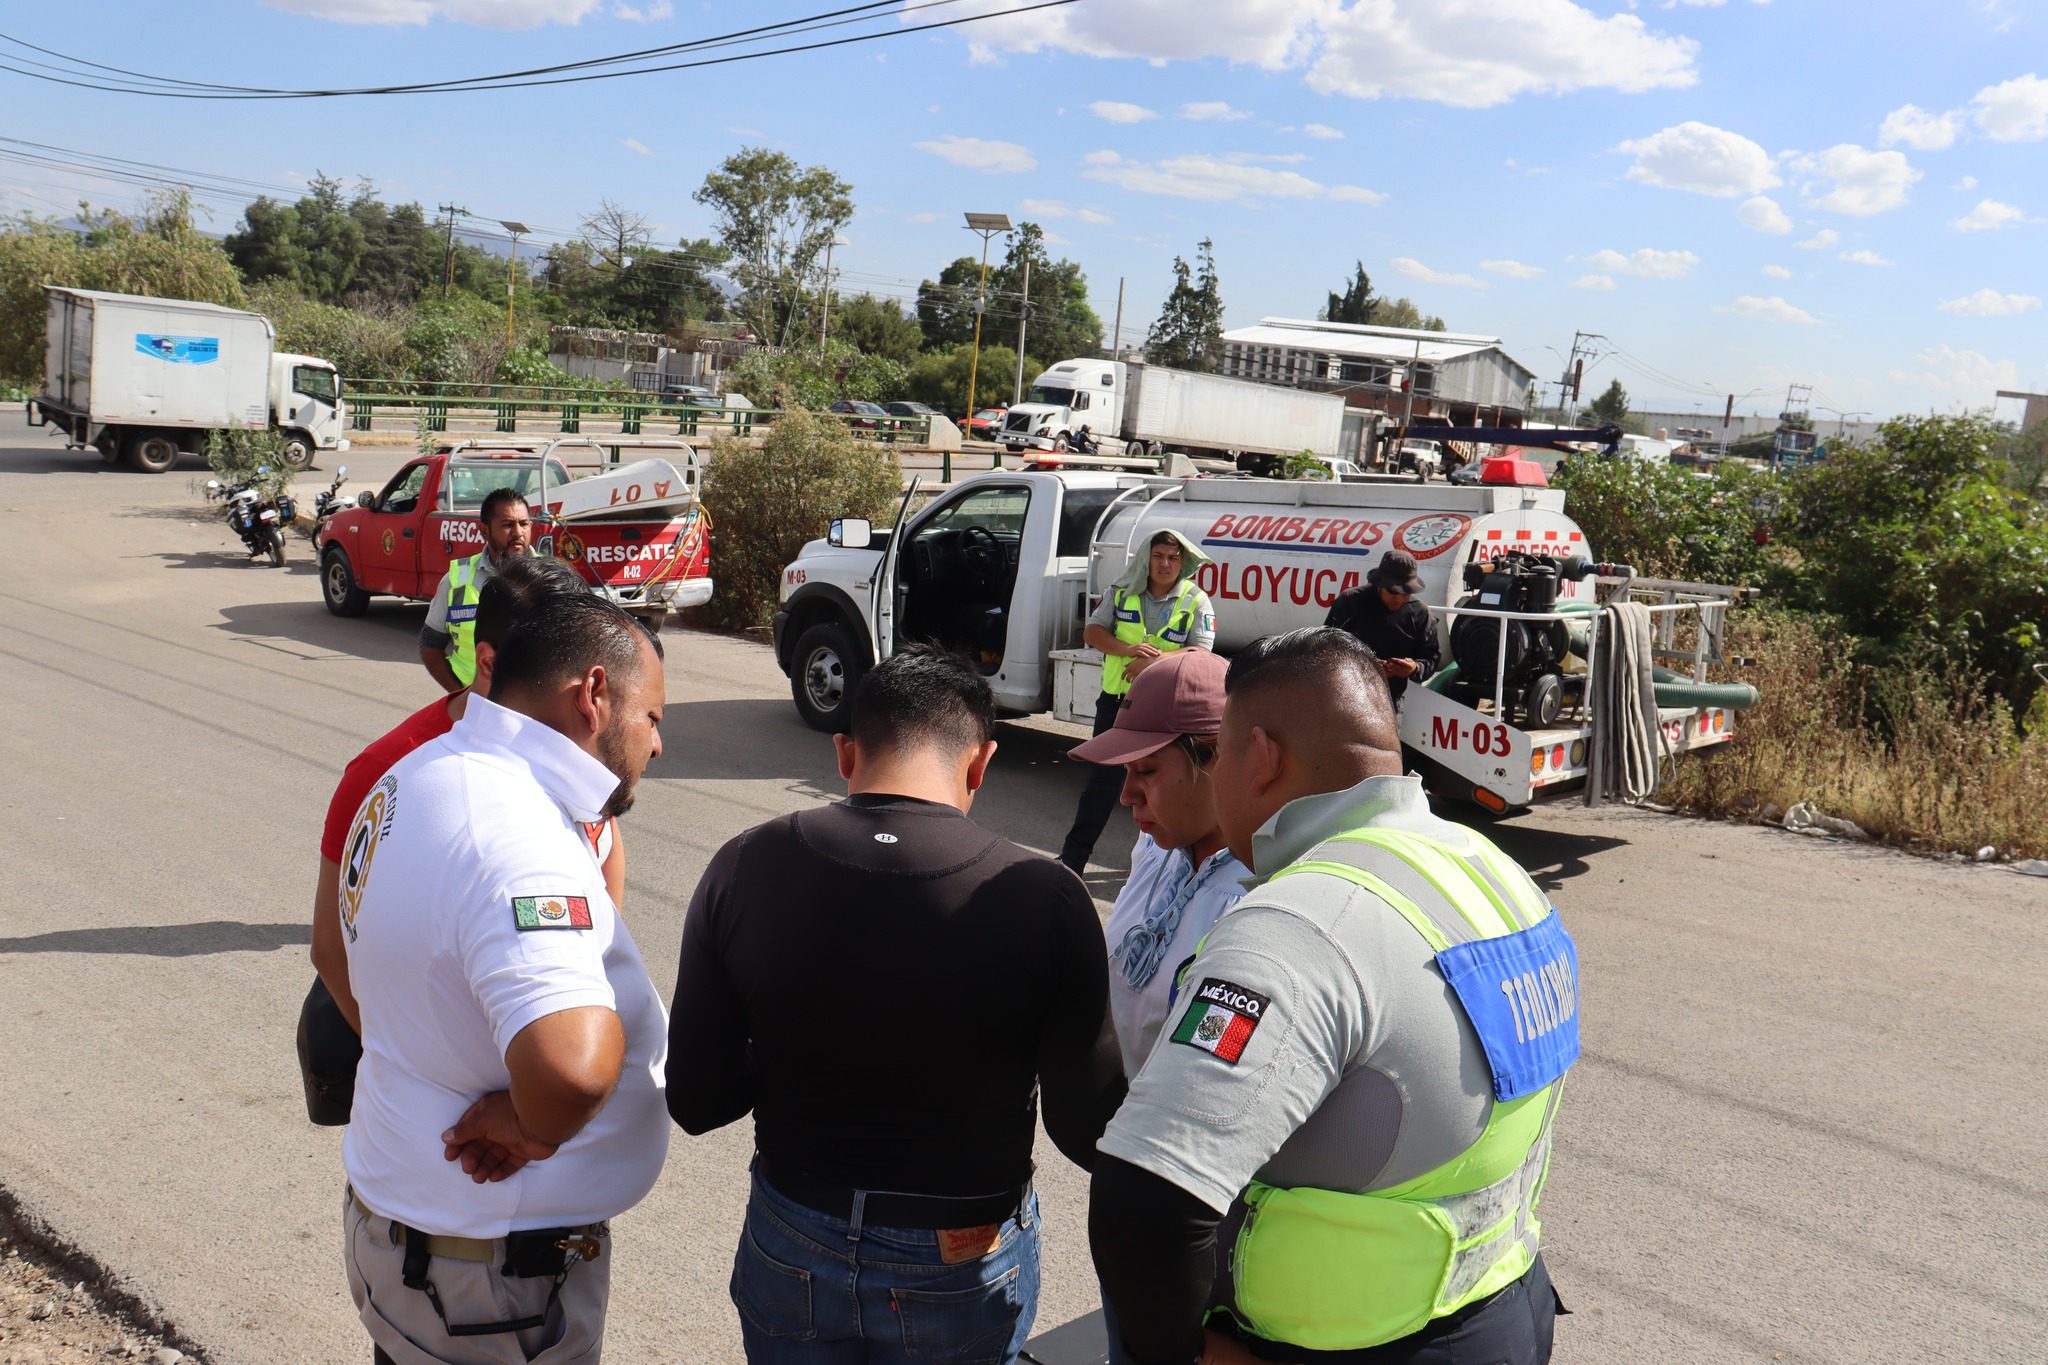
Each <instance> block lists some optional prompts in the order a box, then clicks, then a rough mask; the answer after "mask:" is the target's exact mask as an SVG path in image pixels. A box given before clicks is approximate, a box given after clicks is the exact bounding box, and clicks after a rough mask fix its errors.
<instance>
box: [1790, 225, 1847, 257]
mask: <svg viewBox="0 0 2048 1365" xmlns="http://www.w3.org/2000/svg"><path fill="white" fill-rule="evenodd" d="M1841 240H1842V234H1841V233H1839V232H1837V231H1835V230H1834V229H1833V228H1822V229H1821V230H1820V231H1819V232H1816V233H1814V234H1813V236H1811V237H1808V238H1807V239H1806V240H1805V241H1803V242H1795V243H1793V245H1794V246H1797V247H1799V248H1800V249H1801V250H1804V251H1826V250H1827V249H1828V248H1829V247H1831V246H1833V245H1834V244H1835V243H1836V242H1839V241H1841Z"/></svg>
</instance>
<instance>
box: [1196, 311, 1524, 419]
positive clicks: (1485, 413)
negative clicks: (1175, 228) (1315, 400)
mask: <svg viewBox="0 0 2048 1365" xmlns="http://www.w3.org/2000/svg"><path fill="white" fill-rule="evenodd" d="M1217 370H1218V372H1219V373H1221V374H1226V375H1231V376H1233V377H1235V378H1239V379H1254V380H1258V381H1260V382H1262V383H1267V384H1286V385H1289V386H1292V387H1294V388H1302V389H1319V390H1322V391H1325V392H1334V393H1341V394H1343V395H1344V399H1345V401H1346V402H1347V403H1349V404H1350V405H1351V406H1352V407H1354V408H1375V409H1378V410H1379V411H1381V412H1388V413H1393V414H1394V415H1396V416H1398V415H1399V414H1400V412H1401V409H1402V406H1403V404H1404V403H1405V402H1406V398H1407V395H1406V394H1405V393H1404V391H1403V389H1402V387H1401V386H1402V383H1403V382H1404V380H1406V379H1407V378H1408V375H1409V372H1410V371H1411V370H1412V371H1413V372H1414V380H1415V418H1416V420H1418V421H1420V420H1421V419H1423V418H1425V417H1426V418H1430V419H1432V420H1436V421H1448V422H1450V423H1452V424H1454V425H1497V424H1500V423H1503V422H1505V423H1510V424H1512V423H1518V422H1520V421H1521V420H1522V418H1523V417H1524V415H1525V412H1524V409H1525V407H1526V405H1527V403H1528V399H1529V387H1530V385H1532V384H1534V383H1535V382H1536V372H1535V371H1534V370H1531V369H1530V368H1529V367H1528V366H1526V365H1524V364H1522V363H1521V362H1520V361H1518V360H1516V359H1514V357H1512V356H1510V355H1509V354H1508V353H1507V352H1506V351H1504V350H1502V349H1501V342H1500V338H1499V337H1488V336H1475V335H1471V334H1468V333H1463V332H1421V331H1413V330H1410V329H1408V328H1405V327H1371V326H1361V325H1358V324H1355V323H1347V322H1318V321H1315V320H1313V319H1303V318H1260V319H1259V325H1258V326H1256V327H1239V328H1235V329H1233V330H1231V331H1228V332H1225V333H1224V334H1223V357H1222V362H1221V364H1219V365H1218V367H1217Z"/></svg>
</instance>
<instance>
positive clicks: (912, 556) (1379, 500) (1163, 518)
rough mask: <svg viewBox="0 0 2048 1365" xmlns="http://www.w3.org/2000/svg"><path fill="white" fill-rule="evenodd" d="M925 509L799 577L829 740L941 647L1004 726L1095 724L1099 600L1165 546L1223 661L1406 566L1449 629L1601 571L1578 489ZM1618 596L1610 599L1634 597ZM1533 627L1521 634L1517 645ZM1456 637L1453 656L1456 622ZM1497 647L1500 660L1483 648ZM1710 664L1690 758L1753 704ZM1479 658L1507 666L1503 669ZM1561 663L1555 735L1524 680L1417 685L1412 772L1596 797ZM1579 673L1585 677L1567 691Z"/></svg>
mask: <svg viewBox="0 0 2048 1365" xmlns="http://www.w3.org/2000/svg"><path fill="white" fill-rule="evenodd" d="M909 502H910V499H909V496H908V495H906V496H905V500H904V510H903V512H902V513H900V514H899V516H898V520H897V523H896V526H895V528H894V529H893V530H889V531H882V530H879V529H878V528H874V527H871V526H869V525H868V524H867V523H866V522H859V521H840V522H835V523H833V526H832V528H831V531H830V533H829V534H828V535H827V536H826V537H825V538H824V539H822V540H815V541H812V542H811V543H810V544H808V545H806V546H805V547H804V549H803V551H802V553H801V554H800V555H799V556H798V558H797V560H796V561H795V562H794V563H792V564H790V565H789V566H788V567H787V568H786V569H785V570H784V571H783V578H782V608H781V610H780V611H778V612H777V613H776V617H775V648H776V657H777V659H778V661H779V662H780V663H781V665H782V668H783V671H784V672H785V673H786V674H787V675H788V676H789V679H790V691H791V695H792V697H793V699H794V701H795V703H796V707H797V710H798V712H799V713H800V714H801V715H802V716H803V718H804V719H805V720H806V721H807V722H808V723H810V724H811V725H813V726H816V727H817V728H819V729H826V730H831V729H838V728H843V727H844V725H845V724H846V721H847V703H848V698H849V696H850V695H851V692H852V689H853V686H854V684H855V683H856V682H858V680H859V678H860V676H861V675H862V674H863V673H864V672H865V671H866V670H867V669H868V668H870V667H872V666H873V665H874V663H875V662H876V661H877V660H879V659H885V658H887V657H889V655H890V654H891V653H892V652H894V650H895V649H896V648H897V647H898V646H899V645H901V644H902V643H904V642H906V641H909V640H936V641H938V642H939V643H941V644H943V645H946V646H947V647H949V648H952V649H955V650H958V651H961V652H963V653H965V654H967V655H969V656H970V657H972V658H974V659H976V660H977V661H978V662H979V663H980V665H981V669H982V672H983V673H984V674H986V675H987V676H988V680H989V683H990V685H991V687H992V688H993V690H994V692H995V698H996V704H997V706H998V707H1000V708H1001V709H1002V710H1003V711H1004V712H1006V713H1008V714H1012V715H1031V714H1038V713H1050V714H1051V715H1052V716H1054V717H1055V718H1056V719H1059V720H1062V721H1069V722H1074V723H1078V724H1083V725H1085V724H1087V723H1088V722H1089V721H1090V720H1092V718H1093V716H1094V709H1095V698H1096V696H1097V694H1098V693H1099V691H1100V684H1101V665H1102V658H1101V655H1099V654H1098V653H1096V651H1094V650H1093V649H1089V648H1087V647H1086V646H1085V645H1084V644H1083V642H1082V638H1081V632H1082V627H1083V625H1084V624H1085V623H1086V620H1087V617H1088V613H1089V610H1090V608H1091V607H1092V605H1093V604H1094V602H1095V601H1096V600H1097V599H1098V598H1099V597H1100V595H1101V593H1102V592H1103V591H1104V590H1105V589H1106V588H1107V587H1108V585H1109V584H1111V583H1113V582H1115V581H1116V580H1117V578H1118V577H1119V576H1120V575H1121V574H1123V572H1124V571H1125V570H1126V569H1127V568H1128V566H1129V565H1130V564H1131V562H1132V561H1133V560H1134V559H1135V558H1140V557H1142V556H1143V555H1144V554H1145V553H1146V552H1147V548H1146V547H1147V546H1148V545H1149V543H1150V540H1151V537H1152V536H1153V535H1155V534H1157V533H1158V532H1159V531H1162V530H1167V529H1172V530H1176V531H1179V532H1180V533H1181V534H1183V535H1185V536H1186V537H1187V538H1188V539H1189V540H1190V541H1192V542H1194V543H1195V544H1196V545H1199V546H1201V547H1202V549H1203V550H1204V551H1205V552H1207V553H1208V554H1209V555H1210V556H1211V559H1212V561H1213V562H1212V563H1211V564H1209V565H1206V566H1204V567H1203V569H1202V570H1201V572H1200V574H1199V575H1198V577H1197V579H1196V581H1197V582H1198V583H1199V584H1200V585H1201V586H1202V588H1203V589H1204V590H1205V591H1207V592H1208V594H1209V596H1210V598H1211V600H1212V601H1213V602H1214V603H1215V606H1216V631H1217V635H1216V648H1217V650H1218V651H1219V652H1222V653H1226V654H1227V653H1229V652H1231V651H1233V650H1236V649H1239V648H1242V647H1243V646H1244V645H1246V644H1248V643H1250V642H1251V641H1252V640H1255V639H1257V638H1259V637H1261V636H1264V635H1269V634H1273V633H1275V632H1279V631H1285V630H1292V629H1294V628H1296V627H1299V626H1307V625H1320V624H1322V621H1323V618H1324V616H1325V614H1326V613H1327V612H1328V611H1329V608H1330V605H1331V604H1332V603H1333V602H1334V601H1335V600H1336V597H1337V594H1339V593H1340V592H1343V591H1345V590H1346V589H1348V588H1352V587H1356V586H1358V585H1359V584H1360V583H1362V582H1363V581H1364V576H1365V573H1366V570H1367V569H1369V568H1370V567H1371V566H1372V565H1373V564H1375V563H1377V562H1378V559H1379V556H1380V555H1381V554H1383V553H1384V552H1385V551H1387V550H1389V549H1399V550H1403V551H1405V552H1407V553H1408V554H1410V555H1412V556H1413V557H1414V558H1415V560H1416V563H1417V566H1418V568H1419V571H1420V573H1421V577H1422V580H1423V584H1424V591H1423V593H1422V595H1421V600H1422V601H1423V602H1424V603H1425V605H1427V606H1428V607H1430V608H1431V610H1432V612H1434V613H1436V614H1438V616H1439V620H1440V621H1442V620H1444V619H1445V618H1446V617H1448V616H1450V615H1452V614H1454V613H1455V614H1458V615H1477V616H1493V617H1508V616H1512V615H1513V613H1512V612H1507V611H1501V610H1494V609H1492V608H1490V607H1489V606H1487V605H1486V604H1485V603H1483V602H1481V601H1478V600H1475V595H1473V594H1471V593H1470V592H1469V590H1468V584H1467V577H1466V574H1467V569H1468V567H1469V566H1474V565H1488V564H1492V563H1494V562H1496V561H1498V560H1500V559H1501V558H1502V557H1503V556H1507V555H1509V554H1510V553H1511V552H1512V553H1513V554H1514V555H1516V556H1518V557H1527V558H1528V559H1529V560H1533V561H1536V562H1545V563H1554V564H1557V565H1559V566H1560V567H1562V566H1563V564H1564V563H1565V561H1567V560H1580V561H1584V562H1586V563H1588V564H1590V561H1591V558H1592V552H1591V550H1590V548H1589V547H1588V546H1587V544H1586V541H1585V536H1584V533H1583V532H1582V531H1581V530H1580V528H1579V527H1578V525H1577V524H1576V523H1574V522H1573V521H1572V520H1571V518H1570V517H1569V516H1567V515H1566V514H1565V510H1564V494H1563V493H1562V492H1560V491H1558V490H1556V489H1551V488H1532V487H1526V486H1521V485H1516V484H1486V485H1479V486H1473V487H1446V486H1444V485H1441V484H1431V485H1427V486H1424V485H1418V484H1410V483H1393V482H1377V483H1371V484H1354V483H1330V482H1324V481H1317V482H1310V481H1285V482H1282V481H1276V480H1267V479H1243V478H1190V479H1169V478H1160V477H1145V476H1137V475H1129V474H1116V473H1112V472H1103V471H1083V470H1061V471H1058V472H1052V471H1039V470H1022V471H1016V472H999V473H989V474H983V475H978V476H976V477H975V478H972V479H968V480H965V481H963V482H961V483H959V484H956V485H954V486H953V487H952V488H951V489H949V490H947V491H946V492H944V493H943V494H942V495H941V496H940V497H939V498H937V499H936V500H934V501H933V502H932V503H931V504H930V505H928V506H926V507H925V508H923V509H922V510H920V511H918V512H917V513H916V514H915V515H910V514H909V513H908V508H909ZM1574 572H1575V573H1576V572H1578V570H1576V569H1575V570H1574ZM1562 577H1563V579H1564V580H1565V581H1563V582H1561V583H1560V584H1559V588H1558V598H1557V608H1558V611H1557V612H1555V613H1553V614H1554V615H1555V616H1556V618H1557V621H1558V628H1559V629H1560V630H1565V629H1568V628H1569V625H1568V622H1576V623H1578V625H1579V627H1580V628H1581V629H1583V625H1584V623H1585V622H1586V621H1588V620H1590V619H1591V618H1590V616H1589V615H1588V614H1587V613H1591V612H1593V611H1594V610H1596V609H1597V607H1598V606H1599V602H1598V601H1597V600H1596V597H1595V592H1596V585H1595V580H1594V579H1593V578H1592V577H1591V576H1589V575H1585V574H1580V576H1578V577H1573V576H1572V575H1571V574H1565V575H1562ZM1608 586H1609V592H1610V595H1612V594H1613V593H1614V592H1626V591H1627V589H1626V588H1625V587H1623V586H1622V585H1621V584H1619V583H1613V582H1610V583H1609V585H1608ZM1694 586H1696V585H1694ZM1477 596H1483V594H1480V595H1477ZM1665 600H1671V599H1668V598H1667V599H1665ZM1726 605H1727V600H1726V598H1725V597H1719V596H1715V595H1714V594H1713V593H1711V592H1704V593H1701V594H1694V595H1691V596H1689V597H1688V598H1687V600H1685V601H1683V602H1675V604H1674V605H1673V606H1671V607H1669V608H1667V610H1669V611H1688V612H1693V613H1695V614H1696V615H1697V616H1698V617H1699V619H1700V621H1701V625H1702V638H1707V637H1716V638H1717V637H1718V628H1719V624H1720V615H1719V613H1720V612H1721V611H1723V610H1724V609H1725V607H1726ZM1502 625H1503V626H1505V622H1502ZM1519 629H1521V627H1519V626H1515V627H1506V628H1505V629H1502V630H1501V631H1500V634H1501V638H1507V635H1508V634H1509V633H1510V632H1511V631H1515V630H1519ZM1445 635H1446V637H1447V638H1446V643H1447V644H1448V643H1449V641H1448V636H1449V627H1448V625H1446V627H1445ZM1494 648H1495V646H1494V645H1493V644H1491V643H1488V644H1487V645H1486V646H1485V651H1484V652H1485V653H1486V654H1487V655H1489V656H1491V654H1492V652H1493V650H1494ZM1467 653H1468V654H1470V653H1472V651H1471V650H1470V649H1468V650H1467ZM1444 656H1445V658H1446V659H1447V660H1449V659H1451V658H1452V657H1453V651H1452V650H1450V649H1446V650H1445V651H1444ZM1704 657H1705V656H1703V655H1699V654H1697V653H1696V654H1695V656H1694V657H1693V658H1692V660H1691V662H1692V663H1693V665H1694V669H1693V677H1692V678H1691V679H1690V680H1689V681H1690V683H1691V684H1695V685H1693V686H1691V687H1690V688H1689V690H1687V689H1680V688H1679V687H1678V686H1677V682H1676V680H1675V681H1674V683H1673V688H1672V695H1671V698H1670V701H1671V704H1670V705H1669V706H1666V705H1665V704H1664V700H1665V699H1664V697H1663V696H1662V695H1660V697H1659V703H1658V705H1659V709H1658V713H1657V716H1656V723H1657V725H1658V726H1659V727H1660V729H1661V732H1662V739H1663V741H1664V742H1665V743H1666V744H1667V747H1668V748H1669V749H1671V750H1673V751H1677V750H1685V749H1695V748H1704V747H1707V746H1709V745H1713V744H1720V743H1725V742H1726V741H1727V740H1728V739H1730V738H1732V737H1733V734H1734V726H1733V724H1732V717H1733V709H1735V708H1736V707H1737V706H1739V705H1740V704H1741V702H1740V701H1739V700H1738V697H1739V695H1740V694H1741V693H1742V692H1744V691H1745V689H1723V690H1720V691H1716V690H1715V689H1711V688H1704V689H1703V688H1701V687H1699V686H1697V685H1696V684H1699V683H1701V682H1703V681H1704V676H1705V675H1704V662H1703V660H1704ZM1481 662H1483V663H1485V665H1486V667H1487V668H1489V669H1490V668H1491V661H1490V657H1489V659H1488V660H1486V661H1481ZM1559 664H1560V666H1559V667H1558V668H1556V669H1554V670H1552V671H1553V672H1554V673H1556V674H1557V675H1558V676H1557V683H1558V684H1559V685H1560V686H1559V690H1560V692H1562V693H1563V694H1564V696H1565V699H1566V700H1565V701H1564V702H1563V704H1561V705H1559V706H1558V708H1557V709H1556V712H1555V714H1553V715H1551V716H1550V717H1548V718H1547V720H1546V721H1545V722H1543V723H1535V722H1531V721H1529V720H1528V718H1527V715H1526V714H1525V713H1526V710H1527V708H1526V706H1525V705H1524V704H1523V702H1522V696H1523V695H1524V687H1523V681H1522V680H1521V679H1517V680H1516V682H1515V683H1514V684H1513V685H1512V687H1511V689H1510V688H1506V687H1502V686H1496V685H1494V684H1493V683H1492V682H1490V681H1488V680H1486V679H1474V678H1467V679H1465V680H1464V682H1463V684H1462V685H1461V686H1459V687H1456V688H1450V689H1447V690H1436V689H1434V688H1426V687H1411V688H1409V689H1408V693H1407V696H1406V697H1405V698H1404V700H1403V703H1402V709H1401V732H1402V739H1403V742H1404V745H1405V747H1406V748H1407V750H1408V753H1409V758H1410V761H1411V764H1412V765H1413V766H1415V767H1417V768H1419V769H1421V770H1422V771H1424V772H1425V773H1427V774H1429V775H1431V776H1432V779H1433V785H1434V786H1435V787H1436V788H1437V789H1438V790H1439V791H1440V792H1441V793H1443V794H1446V795H1449V796H1452V797H1454V798H1457V799H1460V800H1467V801H1473V802H1476V803H1477V804H1479V805H1481V806H1485V807H1488V808H1490V809H1493V810H1495V811H1499V810H1504V809H1509V808H1519V807H1523V806H1527V805H1528V804H1530V803H1531V802H1532V801H1533V800H1534V799H1535V797H1536V795H1537V794H1538V792H1550V791H1557V790H1562V789H1565V788H1567V787H1574V786H1579V785H1583V783H1584V781H1585V779H1586V777H1587V776H1588V774H1589V772H1590V770H1591V761H1590V758H1591V756H1590V750H1591V747H1592V736H1593V734H1594V732H1595V729H1596V726H1597V724H1598V723H1599V722H1598V717H1597V716H1596V715H1594V714H1593V712H1592V710H1591V709H1590V706H1589V703H1588V693H1589V689H1587V688H1585V687H1584V686H1583V685H1582V681H1581V680H1582V679H1583V676H1584V674H1585V673H1586V671H1587V669H1588V668H1589V662H1588V661H1587V660H1584V659H1583V658H1581V659H1579V660H1578V661H1577V662H1576V663H1574V662H1572V661H1571V660H1563V659H1561V660H1560V661H1559ZM1574 669H1576V670H1577V678H1576V679H1575V678H1574V677H1571V676H1566V675H1568V674H1570V673H1571V672H1572V670H1574ZM1478 671H1479V670H1478V669H1475V670H1474V672H1475V673H1477V672H1478ZM1446 673H1447V674H1448V673H1450V670H1449V669H1446Z"/></svg>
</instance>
